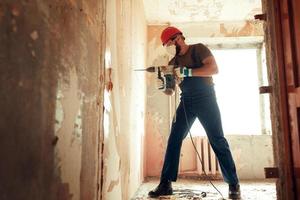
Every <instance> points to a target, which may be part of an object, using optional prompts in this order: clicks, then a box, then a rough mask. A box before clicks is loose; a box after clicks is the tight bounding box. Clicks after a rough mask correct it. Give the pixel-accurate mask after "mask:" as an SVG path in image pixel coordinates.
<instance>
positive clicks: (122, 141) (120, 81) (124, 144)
mask: <svg viewBox="0 0 300 200" xmlns="http://www.w3.org/2000/svg"><path fill="white" fill-rule="evenodd" d="M143 11H144V8H143V3H142V1H141V0H132V1H117V0H111V1H107V41H106V42H107V48H106V55H107V62H106V63H107V68H111V71H112V77H111V78H112V83H113V85H114V86H113V90H112V91H111V92H107V91H106V92H105V110H104V115H105V116H104V133H105V134H104V171H103V179H104V183H103V194H102V196H103V199H107V200H110V199H124V200H125V199H130V198H131V197H132V196H133V194H134V193H135V191H136V190H137V188H138V187H139V185H140V184H141V182H142V180H143V177H144V170H143V157H144V150H143V149H144V140H143V139H144V135H145V133H144V132H145V127H144V124H145V118H144V116H145V100H146V99H145V96H146V95H145V73H144V72H135V71H133V70H134V69H136V68H144V67H145V61H146V55H145V53H146V44H147V43H146V35H147V29H146V28H147V26H146V21H145V16H144V12H143ZM109 58H110V59H109ZM109 60H110V61H109ZM107 81H108V80H107Z"/></svg>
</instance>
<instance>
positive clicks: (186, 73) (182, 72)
mask: <svg viewBox="0 0 300 200" xmlns="http://www.w3.org/2000/svg"><path fill="white" fill-rule="evenodd" d="M174 74H175V76H176V77H177V78H180V79H181V78H184V77H191V76H192V69H191V68H187V67H178V68H175V69H174Z"/></svg>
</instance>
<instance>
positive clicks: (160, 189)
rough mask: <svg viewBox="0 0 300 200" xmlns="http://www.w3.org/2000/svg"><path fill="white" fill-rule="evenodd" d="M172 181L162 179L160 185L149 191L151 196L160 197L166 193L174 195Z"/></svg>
mask: <svg viewBox="0 0 300 200" xmlns="http://www.w3.org/2000/svg"><path fill="white" fill-rule="evenodd" d="M172 194H173V189H172V182H171V181H161V182H160V183H159V185H158V186H157V187H156V188H155V189H154V190H152V191H150V192H149V193H148V195H149V197H152V198H153V197H159V196H164V195H172Z"/></svg>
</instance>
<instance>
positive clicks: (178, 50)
mask: <svg viewBox="0 0 300 200" xmlns="http://www.w3.org/2000/svg"><path fill="white" fill-rule="evenodd" d="M175 46H176V55H178V54H179V53H180V50H181V47H180V46H179V45H178V44H175Z"/></svg>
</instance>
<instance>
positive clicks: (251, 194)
mask: <svg viewBox="0 0 300 200" xmlns="http://www.w3.org/2000/svg"><path fill="white" fill-rule="evenodd" d="M157 184H158V180H157V179H150V180H148V181H146V182H145V183H143V184H142V185H141V186H140V188H139V189H138V191H137V192H136V194H135V196H134V198H132V200H144V199H151V198H149V197H148V195H147V194H148V192H149V191H150V190H152V189H153V188H155V187H156V186H157ZM213 184H214V185H215V186H216V187H217V188H218V190H220V192H221V193H222V195H223V196H224V198H227V194H228V186H227V184H225V183H224V182H222V181H213ZM172 185H173V190H174V195H172V196H167V197H160V198H159V199H172V200H173V199H180V200H184V199H192V200H199V199H203V200H218V199H221V196H220V194H218V192H217V191H216V190H215V189H214V188H213V187H212V185H210V183H209V182H207V181H199V180H187V179H179V180H178V181H177V182H175V183H173V184H172ZM240 185H241V191H242V199H243V200H274V199H276V185H275V182H274V181H272V180H271V181H269V180H266V181H241V183H240ZM201 192H206V194H207V196H206V197H201Z"/></svg>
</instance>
